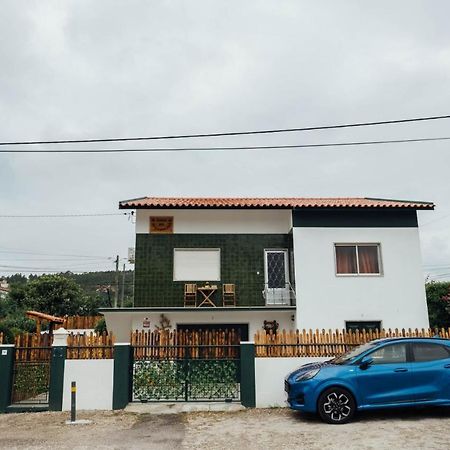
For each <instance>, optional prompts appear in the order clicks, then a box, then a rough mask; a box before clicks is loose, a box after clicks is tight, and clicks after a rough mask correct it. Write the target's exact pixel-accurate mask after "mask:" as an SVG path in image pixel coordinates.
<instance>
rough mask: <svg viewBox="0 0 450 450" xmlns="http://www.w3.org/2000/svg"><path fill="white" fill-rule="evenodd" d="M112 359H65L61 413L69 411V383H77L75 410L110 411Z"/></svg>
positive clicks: (112, 374) (112, 373)
mask: <svg viewBox="0 0 450 450" xmlns="http://www.w3.org/2000/svg"><path fill="white" fill-rule="evenodd" d="M113 376H114V360H113V359H66V361H65V367H64V388H63V389H64V390H63V411H69V410H70V387H71V382H72V381H76V383H77V399H76V401H77V409H80V410H82V409H104V410H111V409H112V400H113Z"/></svg>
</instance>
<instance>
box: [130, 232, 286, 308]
mask: <svg viewBox="0 0 450 450" xmlns="http://www.w3.org/2000/svg"><path fill="white" fill-rule="evenodd" d="M174 248H220V249H221V251H220V255H221V256H220V257H221V280H220V282H215V281H213V280H209V281H210V282H211V283H213V284H217V285H218V286H219V287H221V285H222V283H234V284H235V285H236V301H237V304H238V306H264V298H263V296H262V291H263V288H264V249H270V248H292V244H291V235H288V234H285V235H283V234H226V235H224V234H170V235H167V234H165V235H162V234H160V235H158V234H137V235H136V266H135V270H136V273H135V277H136V278H135V303H134V304H135V306H183V290H184V282H176V281H173V249H174ZM291 269H292V268H291ZM257 272H259V275H258V274H257ZM191 281H192V282H195V280H191ZM291 281H292V280H291ZM197 284H200V285H202V284H204V281H198V282H197ZM221 295H222V293H221V290H220V289H219V291H218V292H216V293H215V300H216V304H218V305H220V304H221ZM199 298H200V297H199Z"/></svg>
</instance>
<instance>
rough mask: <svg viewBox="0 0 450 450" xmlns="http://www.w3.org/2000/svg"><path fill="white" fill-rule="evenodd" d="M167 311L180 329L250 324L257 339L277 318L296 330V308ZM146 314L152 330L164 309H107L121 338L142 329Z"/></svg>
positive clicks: (284, 326)
mask: <svg viewBox="0 0 450 450" xmlns="http://www.w3.org/2000/svg"><path fill="white" fill-rule="evenodd" d="M164 315H165V316H166V317H167V318H168V319H169V320H170V323H171V326H172V329H176V327H177V324H199V328H201V324H233V323H236V324H248V326H249V336H248V337H249V339H250V340H253V337H254V335H255V333H256V331H258V330H261V329H262V326H263V322H264V320H276V321H277V322H278V323H279V324H280V329H286V330H294V329H295V320H292V317H294V319H295V309H293V310H287V311H273V310H270V311H246V310H243V311H242V310H237V309H236V308H232V310H231V311H220V310H218V311H211V310H205V309H202V308H197V309H196V310H194V311H174V312H171V311H170V310H169V309H168V310H166V311H165V312H164ZM145 318H148V319H149V320H150V324H151V325H150V328H146V329H150V330H154V329H155V325H159V322H160V319H161V312H145V311H139V310H136V311H133V312H127V311H123V312H106V313H105V319H106V323H107V326H108V330H110V331H112V332H113V333H114V335H115V336H116V341H117V342H128V339H129V335H130V330H142V329H143V327H142V323H143V321H144V319H145Z"/></svg>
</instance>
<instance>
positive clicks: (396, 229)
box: [103, 197, 434, 340]
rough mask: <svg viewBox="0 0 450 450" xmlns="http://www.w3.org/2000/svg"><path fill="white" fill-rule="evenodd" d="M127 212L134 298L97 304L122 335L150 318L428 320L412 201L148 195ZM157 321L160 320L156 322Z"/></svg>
mask: <svg viewBox="0 0 450 450" xmlns="http://www.w3.org/2000/svg"><path fill="white" fill-rule="evenodd" d="M119 208H121V209H131V210H136V249H135V303H134V307H133V308H125V309H111V308H109V309H104V310H103V313H104V314H105V317H106V320H107V324H108V327H109V329H111V330H112V331H113V332H115V334H116V335H117V336H118V339H119V340H120V339H126V338H127V337H128V334H129V331H130V330H131V329H149V330H153V329H154V328H155V326H159V327H160V326H170V327H172V329H177V328H178V329H180V328H182V329H183V328H184V329H186V328H202V329H211V328H236V329H239V331H240V333H241V336H242V338H243V339H244V340H245V339H247V338H252V336H253V334H254V333H255V331H256V330H259V329H261V328H262V327H263V326H266V327H270V326H273V325H274V321H276V322H277V324H278V325H279V327H280V328H281V329H283V328H284V329H288V330H289V329H297V328H298V329H303V328H305V329H309V328H311V329H316V328H318V329H322V328H325V329H329V328H332V329H335V328H339V329H342V328H367V327H384V328H389V327H398V328H402V327H414V328H415V327H420V328H422V327H428V314H427V306H426V300H425V289H424V279H423V274H422V262H421V255H420V242H419V230H418V221H417V210H432V209H434V205H433V203H427V202H417V201H402V200H386V199H375V198H152V197H143V198H138V199H133V200H125V201H122V202H120V204H119ZM161 322H162V323H161Z"/></svg>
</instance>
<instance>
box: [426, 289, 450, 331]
mask: <svg viewBox="0 0 450 450" xmlns="http://www.w3.org/2000/svg"><path fill="white" fill-rule="evenodd" d="M425 288H426V292H427V304H428V317H429V319H430V326H431V327H432V328H436V327H437V328H442V327H444V328H448V327H450V302H449V300H448V299H449V295H450V282H448V281H447V282H437V281H431V282H429V283H427V284H426V285H425Z"/></svg>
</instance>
